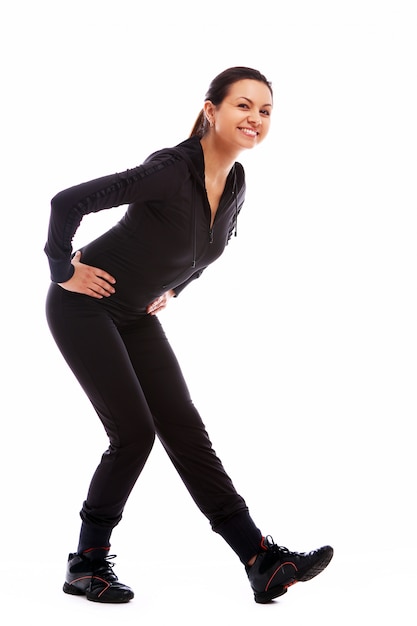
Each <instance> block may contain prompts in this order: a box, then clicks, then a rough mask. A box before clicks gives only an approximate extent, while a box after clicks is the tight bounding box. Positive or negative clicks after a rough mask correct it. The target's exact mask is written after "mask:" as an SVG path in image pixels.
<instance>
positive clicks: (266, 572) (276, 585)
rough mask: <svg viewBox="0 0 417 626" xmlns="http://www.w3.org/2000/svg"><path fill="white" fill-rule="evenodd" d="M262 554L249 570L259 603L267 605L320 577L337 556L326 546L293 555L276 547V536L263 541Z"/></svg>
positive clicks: (293, 553)
mask: <svg viewBox="0 0 417 626" xmlns="http://www.w3.org/2000/svg"><path fill="white" fill-rule="evenodd" d="M261 546H262V552H260V553H259V554H258V556H257V557H256V561H255V563H254V564H253V565H252V566H250V567H249V566H247V567H246V572H247V575H248V578H249V582H250V584H251V587H252V589H253V592H254V595H255V602H259V603H260V604H266V603H267V602H270V601H271V600H273V599H274V598H278V596H282V595H283V594H284V593H286V592H287V589H288V587H291V585H294V584H295V583H298V582H305V581H307V580H311V579H312V578H314V576H317V574H320V572H322V571H323V570H324V569H325V568H326V567H327V565H328V564H329V563H330V561H331V559H332V557H333V548H331V547H330V546H324V547H323V548H319V549H318V550H313V551H312V552H308V553H307V552H302V553H299V552H290V551H289V550H287V548H282V547H280V546H277V545H276V544H274V542H273V540H272V537H269V536H268V537H266V538H264V539H262V544H261Z"/></svg>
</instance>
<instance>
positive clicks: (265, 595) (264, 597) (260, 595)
mask: <svg viewBox="0 0 417 626" xmlns="http://www.w3.org/2000/svg"><path fill="white" fill-rule="evenodd" d="M332 558H333V549H332V548H330V547H329V549H328V551H327V552H326V553H325V554H323V557H322V558H321V559H320V560H319V561H317V563H315V564H314V565H313V566H312V567H309V568H308V569H307V570H304V571H301V572H296V573H295V575H294V577H293V578H290V579H289V580H288V581H287V582H286V583H285V584H282V585H277V586H276V587H273V588H272V589H269V590H268V591H259V592H256V591H255V592H254V597H255V602H257V603H258V604H267V603H268V602H271V600H274V599H275V598H279V597H280V596H283V595H284V593H287V591H288V589H289V587H292V586H293V585H295V584H296V583H304V582H307V581H309V580H311V579H312V578H314V577H315V576H318V574H320V573H321V572H322V571H323V570H324V569H326V567H327V566H328V564H329V563H330V561H331V560H332Z"/></svg>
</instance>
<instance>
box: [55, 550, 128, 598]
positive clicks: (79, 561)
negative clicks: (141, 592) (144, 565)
mask: <svg viewBox="0 0 417 626" xmlns="http://www.w3.org/2000/svg"><path fill="white" fill-rule="evenodd" d="M112 558H114V556H107V557H105V558H103V559H99V560H91V559H89V558H87V557H86V556H84V555H83V554H70V555H69V556H68V564H67V575H66V579H65V583H64V587H63V590H64V591H65V593H70V594H72V595H73V596H86V597H87V600H92V601H93V602H109V603H110V602H111V603H121V602H129V600H131V599H132V598H133V595H134V594H133V591H132V590H131V589H130V587H127V586H126V585H123V584H122V583H120V582H119V581H118V578H117V576H116V574H115V573H114V572H113V563H110V562H109V559H112Z"/></svg>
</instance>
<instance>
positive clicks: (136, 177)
mask: <svg viewBox="0 0 417 626" xmlns="http://www.w3.org/2000/svg"><path fill="white" fill-rule="evenodd" d="M161 168H163V165H162V166H159V169H161ZM157 170H158V167H156V166H154V165H153V164H151V163H149V164H148V165H140V166H139V167H136V168H134V169H132V170H126V172H123V173H121V174H112V175H110V176H103V177H102V178H97V179H95V180H91V181H89V182H86V183H82V184H81V185H77V186H75V187H70V188H69V189H66V190H64V191H61V192H60V193H58V194H57V195H56V196H55V197H54V198H53V199H52V201H51V215H50V221H49V228H48V238H47V242H46V245H45V253H46V255H47V256H48V260H49V265H50V269H51V279H52V280H53V281H54V282H57V283H64V282H66V281H68V280H69V279H70V278H71V277H72V276H73V274H74V269H75V267H74V264H72V263H71V254H72V240H73V238H74V235H75V233H76V231H77V229H78V227H79V225H80V223H81V220H82V218H83V217H84V215H87V214H89V213H96V212H98V211H101V210H103V209H109V208H112V207H116V206H121V205H123V204H129V203H131V202H134V201H136V200H138V198H140V197H142V198H143V197H144V196H145V195H146V194H151V195H154V194H155V193H157V192H158V185H157V183H155V182H154V179H153V174H154V173H155V172H156V171H157Z"/></svg>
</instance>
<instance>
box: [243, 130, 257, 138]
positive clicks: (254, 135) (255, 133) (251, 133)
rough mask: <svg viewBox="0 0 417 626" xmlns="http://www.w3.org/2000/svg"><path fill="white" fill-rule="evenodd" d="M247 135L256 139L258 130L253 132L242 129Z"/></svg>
mask: <svg viewBox="0 0 417 626" xmlns="http://www.w3.org/2000/svg"><path fill="white" fill-rule="evenodd" d="M240 130H241V131H242V132H243V133H245V135H250V137H256V135H257V134H258V133H257V132H256V130H251V129H250V128H241V129H240Z"/></svg>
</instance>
